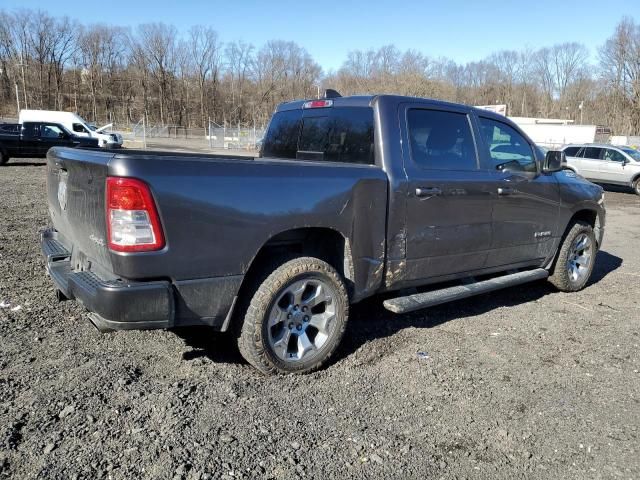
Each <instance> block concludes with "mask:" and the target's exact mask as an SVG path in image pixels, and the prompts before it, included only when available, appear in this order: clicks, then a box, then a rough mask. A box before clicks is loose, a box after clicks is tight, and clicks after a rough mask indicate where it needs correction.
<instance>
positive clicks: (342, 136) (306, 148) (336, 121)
mask: <svg viewBox="0 0 640 480" xmlns="http://www.w3.org/2000/svg"><path fill="white" fill-rule="evenodd" d="M327 110H328V111H327V113H328V115H321V116H315V115H316V114H315V112H313V113H310V115H312V116H305V117H304V119H303V120H302V133H301V134H300V142H299V144H298V154H297V158H299V159H301V160H325V161H329V162H347V163H373V162H374V160H373V109H371V108H368V107H367V108H361V107H342V108H335V109H327ZM323 113H324V112H323Z"/></svg>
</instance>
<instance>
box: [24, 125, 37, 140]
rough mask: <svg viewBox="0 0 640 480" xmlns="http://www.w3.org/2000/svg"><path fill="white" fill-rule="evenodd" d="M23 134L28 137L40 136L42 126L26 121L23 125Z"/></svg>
mask: <svg viewBox="0 0 640 480" xmlns="http://www.w3.org/2000/svg"><path fill="white" fill-rule="evenodd" d="M22 136H23V137H27V138H37V137H39V136H40V127H39V125H38V124H36V123H24V124H23V125H22Z"/></svg>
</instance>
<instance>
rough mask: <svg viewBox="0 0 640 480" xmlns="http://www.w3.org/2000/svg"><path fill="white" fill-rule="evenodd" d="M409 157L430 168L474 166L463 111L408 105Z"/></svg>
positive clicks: (457, 168)
mask: <svg viewBox="0 0 640 480" xmlns="http://www.w3.org/2000/svg"><path fill="white" fill-rule="evenodd" d="M407 121H408V125H409V140H410V143H411V158H412V159H413V161H414V162H415V163H416V164H418V165H419V166H420V167H422V168H425V169H430V170H477V168H478V162H477V158H476V149H475V144H474V142H473V136H472V135H471V128H470V126H469V119H468V117H467V115H466V114H464V113H455V112H444V111H439V110H426V109H411V110H409V113H408V115H407Z"/></svg>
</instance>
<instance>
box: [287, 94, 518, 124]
mask: <svg viewBox="0 0 640 480" xmlns="http://www.w3.org/2000/svg"><path fill="white" fill-rule="evenodd" d="M310 100H315V99H305V100H294V101H292V102H285V103H281V104H280V105H278V107H277V108H276V112H283V111H287V110H297V109H301V108H303V105H304V104H305V102H308V101H310ZM329 100H332V101H333V106H334V107H372V106H373V105H374V104H375V103H376V102H384V103H396V104H400V103H407V102H411V103H422V104H424V105H429V106H431V107H438V106H441V107H455V108H458V109H460V108H462V109H465V110H467V111H469V112H472V111H475V112H476V113H478V114H482V116H484V117H490V118H495V119H497V120H500V121H505V119H507V118H506V117H504V116H503V115H500V114H498V113H495V112H491V111H489V110H483V109H480V108H476V107H471V106H469V105H464V104H461V103H453V102H446V101H443V100H436V99H433V98H421V97H408V96H403V95H352V96H348V97H336V98H330V99H329ZM507 120H508V119H507ZM509 123H512V122H511V121H509Z"/></svg>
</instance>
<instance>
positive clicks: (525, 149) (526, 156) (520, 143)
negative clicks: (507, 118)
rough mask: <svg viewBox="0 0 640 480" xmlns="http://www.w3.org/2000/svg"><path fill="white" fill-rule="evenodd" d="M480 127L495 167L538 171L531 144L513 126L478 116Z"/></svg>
mask: <svg viewBox="0 0 640 480" xmlns="http://www.w3.org/2000/svg"><path fill="white" fill-rule="evenodd" d="M480 127H481V128H482V134H483V135H484V138H485V140H486V142H487V145H488V146H489V156H490V158H491V160H492V162H493V166H494V167H495V168H497V169H498V170H501V169H502V168H508V169H510V170H520V171H523V172H533V173H535V172H537V171H538V167H537V165H536V161H535V157H534V156H533V150H532V149H531V145H530V144H529V142H527V140H526V139H525V138H524V137H523V136H522V135H521V134H520V133H518V132H517V131H516V130H515V129H514V128H512V127H511V126H509V125H507V124H505V123H501V122H497V121H495V120H492V119H490V118H484V117H480Z"/></svg>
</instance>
